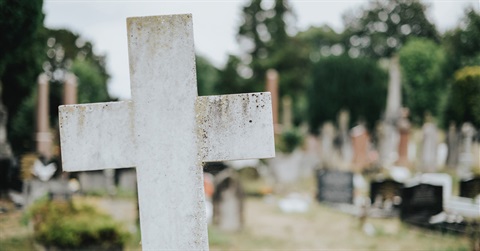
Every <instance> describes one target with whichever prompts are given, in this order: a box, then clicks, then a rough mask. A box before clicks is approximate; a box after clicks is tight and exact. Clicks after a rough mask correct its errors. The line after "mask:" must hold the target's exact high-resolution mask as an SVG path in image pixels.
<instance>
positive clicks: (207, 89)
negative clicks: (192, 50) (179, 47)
mask: <svg viewBox="0 0 480 251" xmlns="http://www.w3.org/2000/svg"><path fill="white" fill-rule="evenodd" d="M196 65H197V86H198V95H201V96H203V95H214V94H217V92H216V90H215V88H216V87H217V86H218V78H219V70H218V69H217V68H215V66H213V65H212V64H211V63H210V62H209V61H208V60H207V59H206V58H204V57H202V56H198V55H197V56H196Z"/></svg>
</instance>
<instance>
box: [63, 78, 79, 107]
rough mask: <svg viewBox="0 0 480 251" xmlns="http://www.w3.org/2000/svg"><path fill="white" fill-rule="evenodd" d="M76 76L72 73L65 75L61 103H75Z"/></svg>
mask: <svg viewBox="0 0 480 251" xmlns="http://www.w3.org/2000/svg"><path fill="white" fill-rule="evenodd" d="M77 86H78V84H77V77H76V76H75V75H74V74H72V73H67V74H66V75H65V83H64V84H63V104H64V105H73V104H76V103H77Z"/></svg>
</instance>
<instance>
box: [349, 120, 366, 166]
mask: <svg viewBox="0 0 480 251" xmlns="http://www.w3.org/2000/svg"><path fill="white" fill-rule="evenodd" d="M350 135H351V137H352V146H353V169H354V170H357V171H361V170H363V169H364V168H366V167H368V165H369V164H370V159H369V151H370V136H369V135H368V132H367V128H365V126H363V125H362V124H360V125H357V126H355V127H354V128H352V130H351V132H350Z"/></svg>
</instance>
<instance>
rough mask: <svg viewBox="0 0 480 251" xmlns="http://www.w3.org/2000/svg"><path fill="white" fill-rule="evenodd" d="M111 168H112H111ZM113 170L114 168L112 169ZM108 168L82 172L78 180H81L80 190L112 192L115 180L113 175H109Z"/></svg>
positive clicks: (101, 192) (100, 192)
mask: <svg viewBox="0 0 480 251" xmlns="http://www.w3.org/2000/svg"><path fill="white" fill-rule="evenodd" d="M110 170H111V169H110ZM112 171H113V170H112ZM106 172H109V171H107V170H96V171H89V172H80V173H79V174H78V181H79V182H80V190H81V191H82V192H84V193H93V194H95V193H98V194H103V193H107V192H108V193H111V189H112V187H111V186H112V185H113V183H114V182H115V178H114V177H113V176H109V175H108V174H107V173H106Z"/></svg>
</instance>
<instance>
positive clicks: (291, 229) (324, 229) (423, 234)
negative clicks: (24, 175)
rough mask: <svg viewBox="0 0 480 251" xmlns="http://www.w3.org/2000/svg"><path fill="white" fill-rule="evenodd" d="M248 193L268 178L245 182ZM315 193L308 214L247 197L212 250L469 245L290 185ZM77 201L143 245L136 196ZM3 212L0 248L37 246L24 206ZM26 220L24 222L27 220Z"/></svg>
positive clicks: (310, 183) (134, 246) (212, 236)
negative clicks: (361, 213)
mask: <svg viewBox="0 0 480 251" xmlns="http://www.w3.org/2000/svg"><path fill="white" fill-rule="evenodd" d="M244 185H245V189H246V192H247V194H248V193H250V192H249V190H250V191H251V190H252V189H258V188H260V187H262V186H265V183H262V182H259V181H258V180H257V181H255V182H251V181H245V182H244ZM266 190H268V189H266ZM288 190H289V191H295V192H297V193H299V194H301V195H305V196H306V197H307V198H310V199H311V200H310V204H309V209H308V211H307V212H304V213H286V212H283V211H282V210H280V208H279V207H278V201H279V200H280V199H281V198H282V196H279V195H269V196H247V198H246V201H245V212H244V213H245V225H244V228H243V230H242V231H240V232H237V233H226V232H222V231H220V230H219V229H217V228H215V227H214V226H209V244H210V249H211V250H267V249H268V250H300V249H311V250H335V249H342V250H469V249H470V243H469V240H468V239H467V238H465V237H460V236H456V235H450V234H442V233H439V232H432V231H429V230H425V229H419V228H415V227H412V226H410V225H405V224H404V223H402V222H400V220H399V219H398V218H390V219H370V218H369V219H367V220H366V223H367V225H368V226H369V227H370V230H373V231H371V232H369V234H367V232H368V231H364V230H363V229H362V228H361V227H360V221H359V219H358V218H357V217H356V216H353V215H349V214H345V213H341V212H338V211H336V210H335V209H333V208H330V207H328V206H326V205H323V204H319V203H318V202H317V201H315V199H314V195H315V181H314V180H313V179H312V180H306V181H305V180H304V181H302V182H299V183H298V184H296V185H292V186H290V187H288ZM74 200H75V201H81V202H85V203H88V204H92V205H95V206H96V207H98V208H99V209H101V210H103V211H106V212H109V213H110V214H112V215H113V217H114V218H115V219H117V220H119V221H121V222H122V223H124V225H125V228H126V229H128V230H130V231H131V232H134V233H133V234H132V237H131V238H130V239H129V241H128V243H127V245H126V247H125V250H141V247H140V245H139V242H140V234H139V233H138V231H137V232H136V233H135V229H138V228H137V227H136V222H137V211H136V210H137V209H136V199H135V197H133V196H128V195H127V196H125V195H123V196H116V197H113V198H110V197H108V196H98V195H97V196H88V197H85V196H82V197H80V196H76V197H74ZM9 208H10V209H11V210H10V211H9V212H7V213H2V214H0V250H35V249H34V245H33V241H32V238H31V231H29V228H28V226H27V225H26V224H25V223H24V222H25V220H24V216H23V213H22V211H21V210H14V209H13V205H10V206H9ZM22 222H23V223H22Z"/></svg>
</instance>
